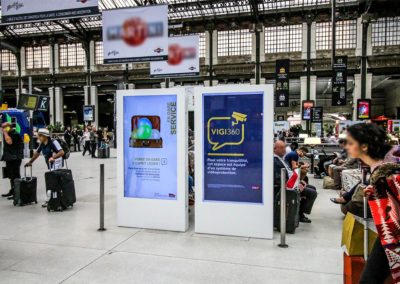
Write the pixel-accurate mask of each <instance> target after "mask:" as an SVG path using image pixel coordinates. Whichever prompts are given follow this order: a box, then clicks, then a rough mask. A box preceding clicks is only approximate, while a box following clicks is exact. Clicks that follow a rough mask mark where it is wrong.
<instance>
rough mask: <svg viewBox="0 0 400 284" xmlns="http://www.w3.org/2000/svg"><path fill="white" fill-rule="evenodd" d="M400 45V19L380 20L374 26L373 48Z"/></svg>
mask: <svg viewBox="0 0 400 284" xmlns="http://www.w3.org/2000/svg"><path fill="white" fill-rule="evenodd" d="M390 45H400V17H389V18H380V19H378V20H377V21H376V22H375V23H373V24H372V46H390Z"/></svg>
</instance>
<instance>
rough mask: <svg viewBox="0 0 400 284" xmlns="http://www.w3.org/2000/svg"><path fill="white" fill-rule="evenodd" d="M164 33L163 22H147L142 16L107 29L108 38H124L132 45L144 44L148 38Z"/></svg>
mask: <svg viewBox="0 0 400 284" xmlns="http://www.w3.org/2000/svg"><path fill="white" fill-rule="evenodd" d="M163 34H164V24H163V22H154V23H146V22H145V21H143V20H142V19H141V18H132V19H129V20H126V21H125V22H124V23H123V24H122V26H118V27H110V28H108V30H107V39H108V40H121V39H122V40H123V41H124V42H125V43H126V44H128V45H130V46H138V45H141V44H143V43H144V42H145V41H146V39H147V38H151V37H161V36H163Z"/></svg>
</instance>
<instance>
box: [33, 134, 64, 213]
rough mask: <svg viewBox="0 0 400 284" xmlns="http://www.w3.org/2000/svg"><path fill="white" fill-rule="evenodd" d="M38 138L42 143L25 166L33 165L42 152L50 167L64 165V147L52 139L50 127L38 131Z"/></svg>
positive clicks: (54, 167) (55, 167)
mask: <svg viewBox="0 0 400 284" xmlns="http://www.w3.org/2000/svg"><path fill="white" fill-rule="evenodd" d="M38 138H39V142H40V145H39V147H38V148H37V149H36V151H35V152H34V153H33V156H32V158H31V159H30V160H29V162H28V163H26V164H25V167H31V166H32V164H33V163H34V162H35V160H36V159H37V158H39V156H40V154H43V157H44V160H45V162H46V164H47V167H48V168H49V169H53V170H56V169H59V168H61V167H62V165H63V160H62V159H63V158H62V157H63V156H64V154H65V153H64V150H63V149H62V147H61V145H60V143H58V141H57V140H55V139H51V137H50V132H49V130H48V129H45V128H42V129H39V131H38ZM42 207H47V202H46V203H44V204H43V205H42Z"/></svg>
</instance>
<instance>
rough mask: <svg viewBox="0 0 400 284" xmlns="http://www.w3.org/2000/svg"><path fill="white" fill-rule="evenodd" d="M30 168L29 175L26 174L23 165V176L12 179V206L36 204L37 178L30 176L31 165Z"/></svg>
mask: <svg viewBox="0 0 400 284" xmlns="http://www.w3.org/2000/svg"><path fill="white" fill-rule="evenodd" d="M30 169H31V176H30V177H27V176H26V167H25V176H24V177H23V178H20V179H15V180H14V206H17V205H19V206H24V205H28V204H32V203H35V204H37V195H36V192H37V178H36V177H33V176H32V167H30Z"/></svg>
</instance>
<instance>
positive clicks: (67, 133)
mask: <svg viewBox="0 0 400 284" xmlns="http://www.w3.org/2000/svg"><path fill="white" fill-rule="evenodd" d="M64 140H65V142H67V145H68V148H69V147H71V140H72V135H71V127H69V126H68V127H67V128H66V129H65V131H64Z"/></svg>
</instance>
